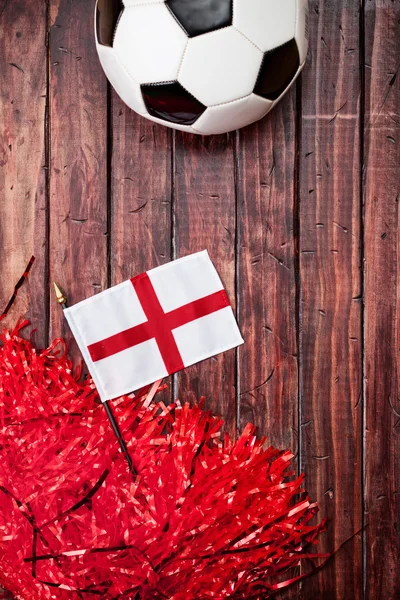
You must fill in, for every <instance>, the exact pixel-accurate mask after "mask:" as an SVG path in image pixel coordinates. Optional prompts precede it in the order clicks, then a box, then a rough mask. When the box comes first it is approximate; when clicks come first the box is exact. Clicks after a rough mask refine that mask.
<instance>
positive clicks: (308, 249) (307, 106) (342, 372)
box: [299, 0, 362, 599]
mask: <svg viewBox="0 0 400 600" xmlns="http://www.w3.org/2000/svg"><path fill="white" fill-rule="evenodd" d="M359 11H360V2H359V0H337V1H336V2H317V3H314V6H313V8H312V10H311V11H310V35H311V54H312V60H311V63H310V64H309V66H308V68H307V69H306V70H305V71H304V76H303V80H302V106H303V114H302V119H301V127H302V132H301V146H300V186H299V191H300V280H301V296H300V391H301V414H300V419H301V421H300V430H301V439H300V446H301V470H304V471H305V472H306V474H307V489H308V490H309V492H310V494H311V496H312V498H313V499H315V500H318V502H319V503H320V507H321V512H322V515H324V516H326V517H327V518H328V523H329V524H328V532H327V533H326V534H325V535H324V536H323V542H322V544H321V545H320V546H319V549H320V550H322V551H327V552H333V551H334V550H336V549H338V547H339V545H340V544H342V543H343V542H344V541H345V540H347V539H349V538H351V536H353V534H354V533H355V532H357V531H359V530H360V529H361V526H362V499H361V489H362V478H361V474H362V435H361V432H362V401H361V394H362V378H361V373H362V329H361V310H362V302H361V294H362V278H361V252H360V246H361V239H360V221H361V202H360V193H361V192H360V88H361V82H360V66H359V65H360V51H359V47H360V46H359V45H360V32H359V29H360V28H359V22H360V12H359ZM361 597H362V543H361V536H360V535H356V536H355V537H354V538H352V539H351V540H350V541H349V542H348V543H347V544H346V545H345V547H344V548H343V549H342V550H341V551H340V552H339V553H338V554H337V555H336V556H335V557H334V558H333V559H332V561H330V563H329V565H328V566H327V567H326V568H325V569H324V570H322V571H321V572H320V573H319V574H318V575H317V576H316V577H314V578H313V579H310V580H308V581H306V582H305V583H304V585H303V591H302V598H304V599H308V598H332V599H334V598H335V599H339V598H340V599H344V598H361Z"/></svg>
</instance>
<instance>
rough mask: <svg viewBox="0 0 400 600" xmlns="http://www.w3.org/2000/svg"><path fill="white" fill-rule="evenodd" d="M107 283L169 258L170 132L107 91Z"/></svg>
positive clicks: (146, 268)
mask: <svg viewBox="0 0 400 600" xmlns="http://www.w3.org/2000/svg"><path fill="white" fill-rule="evenodd" d="M112 104H113V111H112V112H113V138H112V139H113V144H112V157H113V158H112V179H111V181H112V185H111V198H112V201H111V207H112V213H111V214H112V216H111V222H112V229H111V232H112V235H111V278H112V284H116V283H120V282H121V281H124V280H125V279H129V278H131V277H133V276H134V275H137V274H139V273H142V272H143V271H147V270H148V269H152V268H154V267H157V266H159V265H161V264H164V263H166V262H168V261H169V260H171V135H172V132H171V131H170V130H168V129H166V128H165V127H160V126H157V125H154V123H152V122H151V121H149V120H147V119H144V118H143V117H140V116H139V115H136V114H135V113H134V112H133V111H131V110H130V109H129V108H128V107H127V106H125V104H123V102H122V101H121V100H120V99H119V98H118V97H117V95H116V94H115V93H113V103H112Z"/></svg>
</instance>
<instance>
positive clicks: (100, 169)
mask: <svg viewBox="0 0 400 600" xmlns="http://www.w3.org/2000/svg"><path fill="white" fill-rule="evenodd" d="M93 12H94V10H93V5H92V3H91V2H70V1H69V0H51V6H50V17H51V30H50V59H51V61H50V65H51V66H50V99H49V100H50V123H51V140H50V145H51V173H50V210H51V217H50V275H51V280H54V279H55V280H57V281H58V282H59V284H60V285H61V286H62V287H63V288H64V290H65V292H66V293H67V295H68V298H69V301H70V302H71V303H75V302H77V301H79V300H82V299H83V298H86V297H88V296H91V295H93V294H94V293H96V292H99V291H101V290H103V289H105V288H106V287H107V235H108V233H109V232H108V231H107V83H106V80H105V78H104V76H103V73H102V70H101V67H100V63H99V60H98V58H97V53H96V49H95V43H94V35H93ZM50 331H51V336H52V337H54V336H56V335H59V334H60V333H62V334H68V337H70V334H69V332H68V328H67V325H66V322H65V321H64V318H63V315H62V311H61V310H60V307H59V306H58V305H57V304H56V303H55V301H54V295H53V294H52V310H51V328H50Z"/></svg>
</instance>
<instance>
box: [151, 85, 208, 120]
mask: <svg viewBox="0 0 400 600" xmlns="http://www.w3.org/2000/svg"><path fill="white" fill-rule="evenodd" d="M141 89H142V96H143V100H144V103H145V105H146V108H147V110H148V112H149V114H150V115H151V116H152V117H157V118H158V119H163V121H168V122H169V123H176V124H178V125H193V123H195V122H196V121H197V119H198V118H199V117H200V115H201V114H203V112H204V111H205V110H206V106H204V104H202V103H201V102H199V101H198V100H196V98H195V97H194V96H192V95H191V94H189V92H188V91H186V90H185V88H184V87H182V86H181V84H180V83H178V82H177V81H172V82H169V83H155V84H153V83H151V84H144V85H142V86H141Z"/></svg>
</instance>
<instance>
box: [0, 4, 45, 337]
mask: <svg viewBox="0 0 400 600" xmlns="http://www.w3.org/2000/svg"><path fill="white" fill-rule="evenodd" d="M46 32H47V20H46V6H45V3H44V2H29V3H26V1H25V0H15V1H13V2H9V3H2V5H1V6H0V123H1V138H0V139H1V143H0V256H1V265H0V269H1V282H2V283H1V290H0V312H2V311H3V309H4V308H5V305H6V303H7V302H8V300H9V298H10V296H11V294H12V292H13V290H14V285H15V284H16V283H17V281H18V279H19V278H20V276H21V275H22V273H23V272H24V269H25V266H26V264H27V262H28V260H29V259H30V257H31V255H32V254H34V255H35V256H36V264H35V267H34V269H33V271H32V273H31V275H30V278H29V282H28V283H26V284H25V286H24V288H23V289H22V290H21V292H20V293H19V295H18V299H17V301H16V302H15V304H14V307H13V309H12V310H11V312H10V314H9V317H8V319H7V321H5V324H6V325H9V326H13V325H15V322H16V320H17V319H18V318H19V317H20V316H22V315H26V316H27V317H28V318H29V319H31V320H32V321H33V322H34V323H35V327H37V333H36V337H35V340H36V342H37V343H38V344H39V345H44V344H45V342H46V325H45V324H46V299H45V296H46V295H45V273H46V237H45V223H46V170H45V166H46V153H45V117H46V56H47V52H46Z"/></svg>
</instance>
